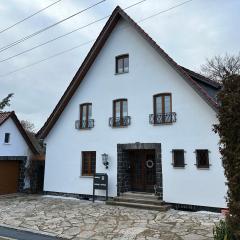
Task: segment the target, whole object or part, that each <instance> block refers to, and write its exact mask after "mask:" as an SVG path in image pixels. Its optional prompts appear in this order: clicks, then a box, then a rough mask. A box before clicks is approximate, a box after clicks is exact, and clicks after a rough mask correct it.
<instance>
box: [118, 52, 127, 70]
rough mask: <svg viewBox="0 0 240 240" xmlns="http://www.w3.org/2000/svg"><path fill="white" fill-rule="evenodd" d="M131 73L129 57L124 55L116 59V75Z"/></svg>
mask: <svg viewBox="0 0 240 240" xmlns="http://www.w3.org/2000/svg"><path fill="white" fill-rule="evenodd" d="M127 72H129V55H128V54H124V55H120V56H117V57H116V74H120V73H127Z"/></svg>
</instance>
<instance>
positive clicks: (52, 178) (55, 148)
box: [44, 20, 226, 207]
mask: <svg viewBox="0 0 240 240" xmlns="http://www.w3.org/2000/svg"><path fill="white" fill-rule="evenodd" d="M126 53H127V54H129V61H130V64H129V73H126V74H120V75H115V57H116V56H118V55H120V54H126ZM164 92H170V93H171V94H172V111H173V112H176V113H177V121H176V123H173V124H172V125H160V126H153V125H150V124H149V114H151V113H153V95H154V94H157V93H164ZM118 98H127V99H128V115H129V116H131V125H130V126H128V127H126V128H111V127H109V125H108V119H109V117H111V116H112V104H113V100H114V99H118ZM85 102H91V103H92V118H93V119H94V121H95V126H94V128H93V129H91V130H76V129H75V127H74V123H75V120H78V119H79V104H81V103H85ZM216 121H217V119H216V113H215V112H214V110H213V109H212V108H211V107H210V106H209V105H208V104H207V103H206V102H205V101H204V100H203V99H202V98H201V97H200V96H199V95H198V94H197V93H196V92H195V91H194V90H193V88H192V87H191V86H190V85H189V84H188V83H187V82H186V80H185V79H183V77H182V76H180V75H179V73H177V71H176V70H175V69H173V67H171V66H170V65H169V64H168V63H167V62H166V61H165V60H164V59H163V58H162V57H161V56H160V55H159V54H158V53H157V51H156V50H155V49H154V48H153V47H152V46H151V45H150V44H149V43H148V42H147V41H146V40H145V39H143V38H142V37H141V36H140V34H139V33H137V32H136V30H135V29H134V28H133V27H130V25H128V23H127V22H125V21H124V20H121V21H120V23H118V24H117V26H116V27H115V29H114V30H113V32H112V33H111V35H110V37H109V38H108V40H107V42H106V43H105V45H104V47H103V49H102V50H101V52H100V54H99V55H98V56H97V58H96V60H95V62H94V63H93V65H92V66H91V68H90V70H89V71H88V73H87V75H86V76H85V78H84V80H83V81H82V83H81V85H80V86H79V88H78V89H77V91H76V93H75V94H74V96H73V97H72V99H71V100H70V102H69V104H68V105H67V106H66V108H65V109H64V111H63V113H62V114H61V116H60V118H59V119H58V121H57V122H56V124H55V125H54V127H53V128H52V130H51V131H50V133H49V134H48V136H47V138H46V139H45V142H46V144H47V150H46V161H45V164H46V165H45V182H44V190H45V191H55V192H66V193H77V194H89V195H91V194H92V184H93V179H92V178H91V177H82V176H81V152H82V151H96V153H97V155H96V172H106V173H107V174H108V176H109V195H110V196H116V195H117V144H124V143H135V142H140V143H161V145H162V174H163V200H164V201H166V202H172V203H182V204H191V205H200V206H211V207H226V202H225V198H224V196H225V194H226V187H225V184H224V182H225V178H224V173H223V168H222V166H221V160H220V154H219V151H218V141H219V138H218V136H217V135H216V134H214V133H213V132H212V125H213V124H214V123H216ZM172 149H184V150H185V151H186V153H185V162H186V164H187V165H186V166H185V168H184V169H176V168H173V166H172V153H171V151H172ZM195 149H209V151H210V154H209V158H210V164H211V166H210V168H209V169H207V170H200V169H197V167H196V166H195V163H196V156H195V153H194V151H195ZM103 153H107V154H108V155H109V158H110V165H109V169H107V170H106V169H105V167H104V165H103V164H102V159H101V154H103Z"/></svg>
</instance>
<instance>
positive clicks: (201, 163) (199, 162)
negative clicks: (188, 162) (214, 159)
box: [196, 149, 210, 168]
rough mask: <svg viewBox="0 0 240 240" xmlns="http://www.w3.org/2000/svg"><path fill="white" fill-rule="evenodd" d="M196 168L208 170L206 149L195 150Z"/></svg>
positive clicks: (207, 152)
mask: <svg viewBox="0 0 240 240" xmlns="http://www.w3.org/2000/svg"><path fill="white" fill-rule="evenodd" d="M196 166H197V167H198V168H209V166H210V164H209V151H208V149H197V150H196Z"/></svg>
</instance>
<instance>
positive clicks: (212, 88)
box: [181, 67, 222, 101]
mask: <svg viewBox="0 0 240 240" xmlns="http://www.w3.org/2000/svg"><path fill="white" fill-rule="evenodd" d="M181 68H182V69H183V70H184V71H185V72H187V73H188V75H189V76H190V77H191V78H192V79H193V80H194V81H196V83H197V84H198V85H200V87H202V88H203V89H204V90H205V91H206V92H207V93H208V95H209V96H211V97H212V98H213V99H214V100H215V101H217V93H218V92H219V90H220V89H221V87H222V86H221V84H220V83H218V82H215V81H213V80H211V79H209V78H206V77H205V76H203V75H201V74H199V73H196V72H194V71H192V70H190V69H187V68H185V67H181Z"/></svg>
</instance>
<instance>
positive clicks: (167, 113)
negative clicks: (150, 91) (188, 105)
mask: <svg viewBox="0 0 240 240" xmlns="http://www.w3.org/2000/svg"><path fill="white" fill-rule="evenodd" d="M149 120H150V123H151V124H164V123H173V122H175V121H176V113H174V112H172V94H171V93H160V94H156V95H154V96H153V114H151V115H150V119H149Z"/></svg>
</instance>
